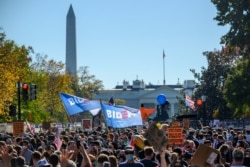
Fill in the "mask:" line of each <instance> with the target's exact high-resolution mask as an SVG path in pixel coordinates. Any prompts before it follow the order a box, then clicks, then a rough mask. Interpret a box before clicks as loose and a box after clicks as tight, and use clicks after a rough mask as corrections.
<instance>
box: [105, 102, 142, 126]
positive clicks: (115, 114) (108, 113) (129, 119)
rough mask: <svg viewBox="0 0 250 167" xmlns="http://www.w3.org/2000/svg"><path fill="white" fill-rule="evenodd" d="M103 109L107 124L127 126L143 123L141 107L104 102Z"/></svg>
mask: <svg viewBox="0 0 250 167" xmlns="http://www.w3.org/2000/svg"><path fill="white" fill-rule="evenodd" d="M102 111H103V114H104V116H105V119H106V124H107V126H110V127H113V128H126V127H130V126H137V125H142V118H141V112H140V110H139V109H135V108H130V107H127V106H120V105H119V106H118V105H117V106H111V105H107V104H103V103H102Z"/></svg>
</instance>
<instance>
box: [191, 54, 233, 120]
mask: <svg viewBox="0 0 250 167" xmlns="http://www.w3.org/2000/svg"><path fill="white" fill-rule="evenodd" d="M203 55H204V56H206V58H207V62H208V67H207V68H205V67H202V71H201V74H199V73H196V72H195V70H194V69H191V72H193V74H194V76H195V78H196V79H197V80H198V82H199V86H198V88H197V89H196V91H195V92H194V97H195V99H200V98H201V96H202V95H205V96H206V97H207V98H206V101H205V103H204V105H206V106H203V107H202V108H200V109H199V111H198V112H199V115H200V116H201V117H202V118H203V119H205V118H207V119H213V115H214V112H215V111H218V112H219V114H218V118H219V119H229V118H232V111H231V110H230V109H229V108H228V107H227V106H226V101H225V100H224V98H223V89H224V82H225V79H226V78H227V75H228V73H229V72H230V69H231V66H232V65H233V64H234V62H235V59H234V58H232V57H231V55H227V54H224V52H223V51H213V52H204V53H203ZM204 107H205V108H204ZM204 110H206V111H204ZM204 112H205V113H204Z"/></svg>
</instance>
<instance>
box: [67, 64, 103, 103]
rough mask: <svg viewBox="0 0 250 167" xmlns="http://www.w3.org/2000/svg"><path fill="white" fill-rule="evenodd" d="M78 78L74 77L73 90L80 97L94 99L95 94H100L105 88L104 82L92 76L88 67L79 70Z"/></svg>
mask: <svg viewBox="0 0 250 167" xmlns="http://www.w3.org/2000/svg"><path fill="white" fill-rule="evenodd" d="M78 76H79V77H78V78H75V77H74V76H73V77H72V78H73V80H72V83H73V84H74V85H73V90H74V92H75V95H76V96H78V97H82V98H86V99H92V98H93V93H98V91H99V90H102V89H103V88H104V86H103V84H102V81H101V80H98V79H96V77H95V75H91V74H90V73H89V70H88V67H87V66H84V67H80V68H79V70H78Z"/></svg>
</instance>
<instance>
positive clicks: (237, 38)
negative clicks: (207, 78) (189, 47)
mask: <svg viewBox="0 0 250 167" xmlns="http://www.w3.org/2000/svg"><path fill="white" fill-rule="evenodd" d="M212 3H213V4H214V5H215V6H216V8H217V11H218V12H217V16H216V17H215V18H214V19H215V20H216V21H218V25H221V26H226V25H228V26H229V27H230V29H229V32H228V33H227V34H225V35H224V36H223V37H222V38H221V43H222V44H226V47H225V49H224V51H226V52H227V53H229V54H232V55H235V56H238V57H239V59H238V60H237V61H235V64H234V66H233V68H232V70H231V72H230V75H228V77H227V78H226V81H225V88H224V91H223V95H224V98H225V99H226V102H227V105H228V107H230V108H231V109H233V110H235V115H237V116H238V117H243V116H245V115H247V114H248V113H249V104H250V98H249V94H247V93H249V91H250V84H249V83H250V78H249V74H248V73H249V59H250V52H249V48H250V20H249V18H250V2H249V1H246V0H239V1H234V0H227V1H219V0H212Z"/></svg>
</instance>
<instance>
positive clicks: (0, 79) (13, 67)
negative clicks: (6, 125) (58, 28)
mask: <svg viewBox="0 0 250 167" xmlns="http://www.w3.org/2000/svg"><path fill="white" fill-rule="evenodd" d="M0 30H1V29H0ZM32 51H33V50H32V48H31V47H28V48H26V47H25V46H20V47H19V46H17V45H16V44H15V42H14V41H12V40H6V35H5V33H4V32H2V31H1V32H0V94H1V100H0V115H1V121H8V120H10V119H9V118H7V115H8V112H7V113H6V110H4V109H6V108H7V111H8V106H9V105H10V104H14V103H15V100H16V99H17V96H16V94H17V89H16V84H17V81H18V80H20V81H22V80H25V79H26V78H27V76H26V73H27V71H28V70H29V62H30V61H31V59H30V57H29V53H31V52H32Z"/></svg>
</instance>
